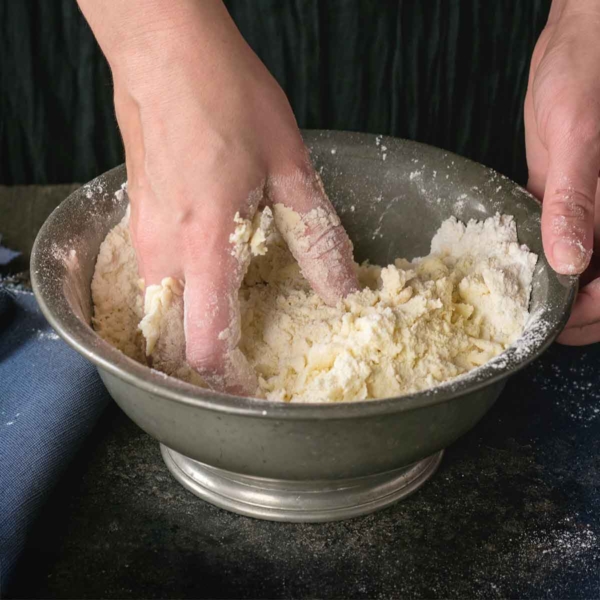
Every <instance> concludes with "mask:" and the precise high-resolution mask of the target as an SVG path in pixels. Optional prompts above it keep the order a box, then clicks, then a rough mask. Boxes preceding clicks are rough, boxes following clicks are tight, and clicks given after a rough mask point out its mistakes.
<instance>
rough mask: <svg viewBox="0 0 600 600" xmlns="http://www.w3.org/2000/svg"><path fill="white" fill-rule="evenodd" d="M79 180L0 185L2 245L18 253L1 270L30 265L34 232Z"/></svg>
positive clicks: (13, 269)
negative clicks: (8, 264)
mask: <svg viewBox="0 0 600 600" xmlns="http://www.w3.org/2000/svg"><path fill="white" fill-rule="evenodd" d="M78 187H79V184H78V183H71V184H67V185H53V186H49V185H48V186H41V185H16V186H3V185H0V235H1V236H2V242H3V244H4V245H5V246H7V247H9V248H11V249H13V250H18V251H19V252H21V256H20V257H19V258H17V259H15V260H14V261H12V262H11V263H10V266H8V267H4V268H2V267H0V277H1V276H2V274H3V273H4V272H10V273H15V272H17V271H19V270H21V269H26V268H28V267H29V254H30V252H31V248H32V246H33V242H34V240H35V236H36V235H37V232H38V231H39V229H40V227H41V226H42V225H43V224H44V221H45V220H46V219H47V218H48V215H49V214H50V213H51V212H52V211H53V210H54V209H55V208H56V207H57V206H58V205H59V204H60V203H61V202H62V201H63V200H64V199H65V198H66V197H67V196H68V195H69V194H70V193H71V192H74V191H75V190H76V189H77V188H78Z"/></svg>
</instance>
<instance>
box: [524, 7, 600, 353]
mask: <svg viewBox="0 0 600 600" xmlns="http://www.w3.org/2000/svg"><path fill="white" fill-rule="evenodd" d="M525 139H526V146H527V163H528V166H529V182H528V188H529V190H530V191H531V192H532V193H533V194H534V195H536V196H537V197H538V198H540V199H541V198H543V209H542V237H543V242H544V251H545V253H546V256H547V257H548V261H549V262H550V264H551V265H552V267H553V268H554V269H555V270H556V271H557V272H559V273H564V274H569V275H580V274H582V277H581V281H580V285H581V287H580V292H579V296H578V298H577V300H576V302H575V305H574V307H573V311H572V314H571V318H570V320H569V322H568V324H567V326H566V328H565V330H564V331H563V332H562V334H561V336H560V338H559V341H560V342H562V343H565V344H570V345H582V344H590V343H592V342H597V341H600V278H599V276H600V261H599V258H600V209H599V208H597V207H598V206H599V205H600V188H599V186H598V175H599V172H600V3H598V2H597V1H596V0H554V2H553V3H552V8H551V11H550V16H549V19H548V24H547V26H546V28H545V30H544V31H543V32H542V35H541V36H540V39H539V40H538V43H537V45H536V48H535V51H534V53H533V58H532V61H531V71H530V75H529V86H528V90H527V96H526V98H525Z"/></svg>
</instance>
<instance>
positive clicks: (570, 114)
mask: <svg viewBox="0 0 600 600" xmlns="http://www.w3.org/2000/svg"><path fill="white" fill-rule="evenodd" d="M564 96H565V94H563V98H561V97H560V96H559V98H558V99H557V100H556V103H555V105H554V107H553V110H552V112H551V113H550V116H549V122H548V124H549V126H550V127H551V128H552V130H553V131H556V132H557V133H558V134H559V136H560V137H561V138H562V139H563V141H564V142H565V143H567V144H577V145H581V144H583V145H585V146H586V147H589V148H590V150H591V151H594V150H596V151H597V150H599V149H600V98H598V97H595V96H592V95H587V94H585V95H582V96H581V97H579V98H577V99H572V98H570V97H566V98H565V97H564Z"/></svg>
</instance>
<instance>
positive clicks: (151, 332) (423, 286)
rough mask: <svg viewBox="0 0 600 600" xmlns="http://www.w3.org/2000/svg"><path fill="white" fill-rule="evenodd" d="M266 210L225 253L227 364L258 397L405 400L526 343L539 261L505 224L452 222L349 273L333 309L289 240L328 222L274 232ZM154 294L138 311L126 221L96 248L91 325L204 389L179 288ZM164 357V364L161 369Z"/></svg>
mask: <svg viewBox="0 0 600 600" xmlns="http://www.w3.org/2000/svg"><path fill="white" fill-rule="evenodd" d="M265 212H266V210H265V211H264V212H262V213H261V214H259V215H258V216H257V217H255V219H254V220H253V221H252V222H250V221H247V220H244V219H240V218H239V215H237V218H236V227H235V231H234V233H233V234H232V236H231V238H230V241H231V243H232V247H233V250H232V252H233V253H234V255H236V256H239V257H241V260H242V262H249V267H248V270H247V273H246V276H245V279H244V284H243V285H242V288H241V290H240V294H239V301H240V316H241V339H240V341H239V344H238V348H237V349H236V356H237V354H239V355H240V356H237V358H236V360H238V359H244V360H247V362H248V364H249V365H250V366H251V367H252V369H253V370H254V371H255V372H256V374H257V376H258V389H257V390H256V396H259V397H264V398H268V399H270V400H274V401H287V402H305V403H307V402H339V401H356V400H363V399H373V398H381V397H388V396H396V395H402V394H406V393H411V392H415V391H419V390H423V389H427V388H431V387H434V386H436V385H438V384H440V383H442V382H444V381H448V380H451V379H454V378H456V377H459V376H460V375H462V374H464V373H467V372H468V371H470V370H472V369H474V368H476V367H478V366H480V365H483V364H485V363H486V362H488V361H489V360H490V359H492V358H494V357H495V356H497V355H498V354H500V353H501V352H502V351H503V350H505V349H506V348H507V347H508V346H509V345H511V344H512V343H514V342H515V341H516V340H517V338H518V337H519V336H520V335H521V333H522V332H523V329H524V327H525V323H526V321H527V318H528V316H529V313H528V305H529V297H530V292H531V282H532V277H533V270H534V267H535V264H536V260H537V257H536V256H535V255H534V254H532V253H531V252H529V250H528V249H527V248H526V247H525V246H522V245H520V244H519V243H518V240H517V233H516V226H515V223H514V220H513V219H512V217H509V216H501V215H496V216H495V217H492V218H489V219H487V220H485V221H481V222H478V221H470V222H469V223H468V224H466V225H465V224H463V223H461V222H459V221H457V220H456V219H454V218H451V219H448V220H447V221H445V222H444V223H443V224H442V226H441V227H440V229H439V231H438V233H437V234H436V235H435V237H434V238H433V240H432V244H431V253H430V254H429V255H428V256H426V257H423V258H418V259H415V260H413V261H411V262H409V261H406V260H404V259H397V260H396V261H395V262H394V264H392V265H389V266H387V267H379V266H375V265H369V264H364V265H361V266H360V267H359V266H357V267H356V269H357V273H358V277H359V281H360V284H361V290H360V291H358V292H356V293H353V294H351V295H349V296H348V297H347V298H346V299H345V300H343V301H341V302H338V304H337V305H335V306H329V305H327V304H325V303H324V302H323V301H322V300H321V299H320V298H319V297H318V296H317V295H316V294H315V293H314V292H313V291H312V289H311V288H310V286H309V284H308V282H307V280H306V279H305V278H304V277H303V275H302V273H301V271H300V268H299V266H298V264H297V263H296V262H295V260H294V259H293V257H292V254H291V253H290V251H289V250H288V247H287V245H286V244H285V242H284V238H285V239H286V240H291V241H292V243H298V244H301V243H302V231H301V230H303V229H304V228H306V227H307V224H309V226H310V223H311V222H313V221H314V223H316V224H317V225H318V223H319V220H320V219H326V218H332V217H331V216H330V215H327V214H320V213H318V214H317V213H315V214H314V215H312V216H309V218H308V219H307V217H306V216H305V217H304V218H302V219H300V218H299V216H298V215H296V214H292V213H293V211H289V209H285V207H282V206H281V205H279V206H278V205H276V206H275V208H274V220H275V223H276V224H277V226H278V228H279V230H281V233H280V231H279V230H277V229H276V230H271V228H270V224H271V220H272V219H273V216H270V215H269V213H267V216H266V217H265V216H264V215H265ZM314 223H313V226H314ZM325 225H327V226H328V227H329V226H331V223H326V224H325ZM259 232H260V233H259ZM254 241H255V244H254V246H253V242H254ZM267 250H268V251H267ZM158 287H161V288H162V290H155V291H152V292H151V294H150V297H148V293H147V297H146V306H145V310H144V304H143V302H142V299H141V289H140V287H139V285H138V276H137V266H136V264H135V254H134V253H133V249H132V247H131V240H130V238H129V234H128V217H127V216H126V217H125V219H124V220H123V222H122V223H120V224H119V225H118V226H117V227H115V228H114V229H113V230H112V231H111V232H110V234H109V235H108V237H107V238H106V240H105V242H104V243H103V245H102V247H101V250H100V255H99V257H98V263H97V267H96V273H95V275H94V280H93V283H92V294H93V300H94V304H95V315H94V321H93V322H94V326H95V327H96V329H97V331H98V332H99V334H100V335H101V336H102V337H103V338H104V339H106V340H107V341H109V342H110V343H112V344H113V345H115V346H116V347H117V348H119V349H120V350H122V351H123V352H125V354H127V355H129V356H131V357H132V358H135V359H137V360H141V361H142V362H147V363H150V364H151V366H153V367H154V368H157V369H159V370H161V371H165V372H167V373H168V374H170V375H173V376H175V377H179V378H181V379H185V380H187V381H193V382H194V383H197V384H199V385H202V382H201V380H200V378H199V376H198V375H197V374H196V373H195V372H193V370H191V369H190V368H189V367H188V366H187V365H186V364H185V361H184V356H185V341H184V335H183V325H182V320H183V302H182V300H181V299H182V294H183V288H182V287H181V283H180V282H174V280H169V281H163V282H162V284H161V286H158ZM157 294H158V295H157ZM161 294H162V295H161ZM164 294H166V295H168V296H169V297H168V301H166V302H165V304H163V303H162V299H164V297H165V296H164ZM165 308H168V309H169V310H171V316H170V317H169V325H168V326H165V319H166V313H165ZM178 320H179V321H178ZM140 322H141V325H140ZM140 327H141V331H140ZM144 342H145V344H146V352H147V354H148V358H146V356H145V354H146V352H144V350H143V346H144ZM161 343H162V345H163V346H162V347H163V351H162V352H161V351H160V350H159V349H160V347H161ZM165 346H168V348H169V351H168V353H167V354H169V356H170V357H171V360H169V361H164V360H163V361H162V362H161V361H160V360H157V358H160V356H161V354H162V355H163V356H164V354H165V351H164V348H165ZM172 357H176V358H177V360H172ZM166 362H168V364H166Z"/></svg>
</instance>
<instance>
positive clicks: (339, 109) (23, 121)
mask: <svg viewBox="0 0 600 600" xmlns="http://www.w3.org/2000/svg"><path fill="white" fill-rule="evenodd" d="M124 1H126V0H124ZM199 1H202V0H199ZM549 4H550V2H549V0H420V1H419V0H229V1H227V6H228V7H229V9H230V11H231V13H232V15H233V17H234V19H235V20H236V22H237V24H238V26H239V27H240V29H241V31H242V33H243V35H244V36H245V37H246V39H247V40H248V42H249V43H250V45H251V46H252V47H253V48H254V49H255V51H256V52H257V53H258V54H259V56H260V57H261V58H262V59H263V61H264V62H265V63H266V65H267V66H268V68H269V69H270V70H271V71H272V72H273V74H274V75H275V77H276V78H277V79H278V80H279V82H280V83H281V85H282V86H283V88H284V89H285V90H286V92H287V94H288V96H289V98H290V101H291V103H292V106H293V108H294V110H295V112H296V116H297V118H298V122H299V124H300V126H301V127H309V128H330V129H348V130H356V131H368V132H373V133H385V134H391V135H396V136H401V137H407V138H411V139H415V140H419V141H423V142H428V143H430V144H434V145H436V146H441V147H443V148H446V149H449V150H454V151H456V152H458V153H460V154H464V155H466V156H469V157H471V158H474V159H475V160H478V161H480V162H483V163H485V164H487V165H490V166H492V167H494V168H496V169H498V170H499V171H501V172H503V173H505V174H507V175H509V176H511V177H513V178H515V179H517V180H519V181H521V182H522V181H523V180H524V178H525V175H526V167H525V153H524V145H523V117H522V104H523V97H524V94H525V89H526V84H527V72H528V67H529V59H530V56H531V52H532V50H533V46H534V44H535V40H536V39H537V36H538V35H539V32H540V31H541V29H542V27H543V25H544V22H545V19H546V16H547V13H548V8H549ZM0 78H1V79H0V81H1V83H0V183H4V184H31V183H65V182H72V181H79V182H83V181H87V180H89V179H91V178H92V177H94V176H95V175H97V174H99V173H101V172H103V171H105V170H107V169H109V168H110V167H112V166H114V165H116V164H118V163H120V162H122V160H123V153H122V148H121V142H120V138H119V134H118V130H117V127H116V123H115V118H114V113H113V107H112V90H111V78H110V72H109V69H108V67H107V65H106V62H105V61H104V59H103V58H102V56H101V53H100V51H99V49H98V47H97V46H96V43H95V41H94V39H93V36H92V35H91V32H90V30H89V29H88V27H87V25H86V23H85V21H84V20H83V18H82V16H81V14H80V13H79V10H78V8H77V5H76V3H75V0H0Z"/></svg>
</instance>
